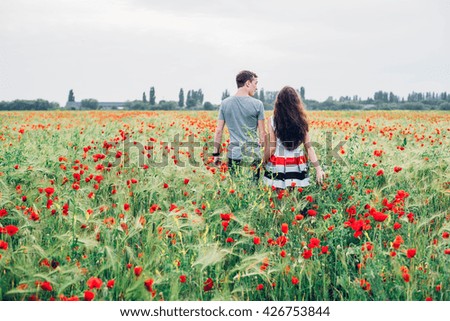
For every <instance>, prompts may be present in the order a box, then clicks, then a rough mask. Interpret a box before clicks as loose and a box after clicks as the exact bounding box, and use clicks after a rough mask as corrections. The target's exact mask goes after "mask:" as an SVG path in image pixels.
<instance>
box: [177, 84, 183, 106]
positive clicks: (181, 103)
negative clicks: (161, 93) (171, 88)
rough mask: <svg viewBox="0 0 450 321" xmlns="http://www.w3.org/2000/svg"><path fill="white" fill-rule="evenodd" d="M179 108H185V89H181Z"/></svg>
mask: <svg viewBox="0 0 450 321" xmlns="http://www.w3.org/2000/svg"><path fill="white" fill-rule="evenodd" d="M178 107H180V108H183V107H184V91H183V88H180V93H179V94H178Z"/></svg>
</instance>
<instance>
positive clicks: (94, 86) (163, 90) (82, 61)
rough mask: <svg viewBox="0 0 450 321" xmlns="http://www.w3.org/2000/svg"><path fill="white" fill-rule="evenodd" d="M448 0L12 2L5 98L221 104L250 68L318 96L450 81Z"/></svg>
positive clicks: (1, 22)
mask: <svg viewBox="0 0 450 321" xmlns="http://www.w3.org/2000/svg"><path fill="white" fill-rule="evenodd" d="M449 17H450V1H448V0H373V1H371V0H367V1H364V0H348V1H347V0H342V1H336V0H314V1H313V0H308V1H303V0H302V1H300V0H298V1H294V0H292V1H288V0H277V1H265V0H262V1H261V0H259V1H256V0H247V1H235V0H219V1H218V0H215V1H200V0H194V1H192V0H189V1H181V0H176V1H170V0H166V1H151V0H150V1H148V0H0V101H1V100H7V101H9V100H13V99H36V98H43V99H47V100H50V101H56V102H59V103H60V104H61V105H64V104H65V102H66V100H67V96H68V92H69V90H70V89H73V90H74V92H75V97H76V100H77V101H80V100H82V99H85V98H96V99H97V100H99V101H126V100H134V99H141V98H142V93H143V92H144V91H145V92H146V93H147V96H148V92H149V88H150V87H151V86H154V87H155V90H156V97H157V101H159V100H160V99H165V100H178V92H179V90H180V88H183V89H184V90H185V92H187V90H189V89H199V88H201V89H202V90H203V92H204V94H205V100H208V101H211V102H213V103H219V102H220V99H221V96H222V92H223V91H224V90H225V89H228V90H229V91H230V92H231V93H232V94H233V93H234V92H235V88H236V85H235V76H236V74H237V73H238V72H239V71H240V70H242V69H249V70H252V71H254V72H255V73H256V74H258V76H259V89H260V88H264V89H265V90H279V89H281V87H283V86H284V85H290V86H293V87H296V88H300V86H304V87H305V89H306V97H307V98H310V99H316V100H319V101H322V100H325V99H326V98H327V97H328V96H333V97H335V98H339V97H340V96H346V95H348V96H353V95H359V96H362V97H363V98H364V99H365V98H367V97H368V96H372V95H373V93H374V92H375V91H377V90H384V91H393V92H394V93H396V94H397V95H400V96H406V95H407V94H408V93H409V92H411V91H419V92H425V91H437V92H442V91H447V92H448V91H450V58H449V57H450V23H449V21H450V19H449Z"/></svg>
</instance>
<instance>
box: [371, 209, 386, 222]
mask: <svg viewBox="0 0 450 321" xmlns="http://www.w3.org/2000/svg"><path fill="white" fill-rule="evenodd" d="M371 214H372V217H373V219H374V220H375V221H377V222H384V221H385V220H386V219H387V218H388V217H389V215H387V214H384V213H382V212H378V211H373V212H372V213H371Z"/></svg>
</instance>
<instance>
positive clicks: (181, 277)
mask: <svg viewBox="0 0 450 321" xmlns="http://www.w3.org/2000/svg"><path fill="white" fill-rule="evenodd" d="M180 282H181V283H185V282H186V275H184V274H183V275H180Z"/></svg>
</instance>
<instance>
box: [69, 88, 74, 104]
mask: <svg viewBox="0 0 450 321" xmlns="http://www.w3.org/2000/svg"><path fill="white" fill-rule="evenodd" d="M67 101H75V95H74V94H73V90H72V89H71V90H70V91H69V98H68V99H67Z"/></svg>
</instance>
